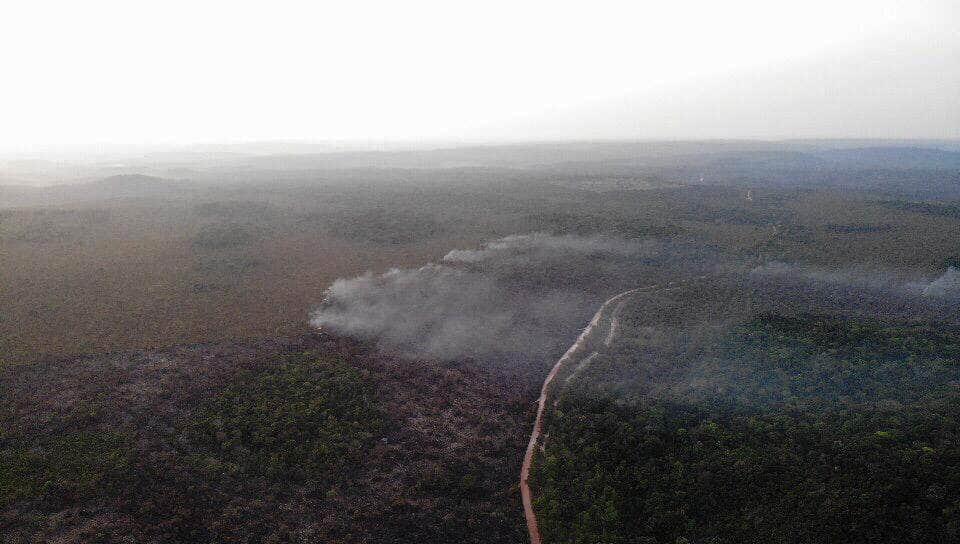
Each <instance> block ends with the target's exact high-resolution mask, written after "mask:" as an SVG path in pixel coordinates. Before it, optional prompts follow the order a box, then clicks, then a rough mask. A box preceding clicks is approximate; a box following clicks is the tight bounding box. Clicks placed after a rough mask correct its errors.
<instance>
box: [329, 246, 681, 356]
mask: <svg viewBox="0 0 960 544" xmlns="http://www.w3.org/2000/svg"><path fill="white" fill-rule="evenodd" d="M671 253H672V251H671V250H668V249H667V248H666V246H665V245H664V244H662V243H660V242H657V241H655V240H627V239H623V238H617V237H613V236H589V237H586V236H573V235H567V236H555V235H550V234H543V233H535V234H526V235H514V236H508V237H505V238H502V239H499V240H496V241H493V242H491V243H489V244H486V245H485V246H484V247H483V248H481V249H478V250H453V251H450V252H449V253H448V254H447V255H446V256H445V257H444V259H443V263H441V264H430V265H427V266H424V267H421V268H417V269H405V270H401V269H394V270H391V271H389V272H387V273H385V274H380V275H374V274H369V273H368V274H365V275H363V276H360V277H356V278H352V279H339V280H337V281H336V282H334V284H333V285H332V286H331V287H330V289H329V290H328V292H327V297H326V299H325V301H324V303H323V304H322V305H321V307H320V308H319V309H318V310H317V311H316V312H315V313H314V314H313V316H312V320H311V322H312V324H313V325H315V326H317V327H321V328H326V329H331V330H333V331H335V332H338V333H343V334H348V335H353V336H358V337H362V338H376V339H378V340H379V342H380V343H381V344H382V345H383V346H384V347H387V348H390V349H394V350H399V351H401V352H403V353H405V354H408V355H411V356H421V357H431V358H458V357H483V356H497V355H508V354H525V355H546V353H547V352H549V351H550V350H551V349H553V348H555V347H556V346H557V345H558V343H559V342H561V341H563V340H566V339H567V337H568V336H569V334H570V333H571V332H573V331H574V330H575V329H576V326H577V324H579V323H581V322H582V321H583V319H584V318H585V316H587V317H588V316H589V315H590V314H591V313H592V312H593V311H595V306H596V304H597V302H598V301H599V300H602V298H603V297H604V296H607V295H608V294H609V293H611V292H614V291H616V290H618V289H621V288H624V286H632V285H634V284H636V283H637V282H640V281H644V279H643V277H642V275H641V274H640V272H641V271H642V270H643V265H644V264H645V263H651V262H663V261H665V260H667V259H669V258H670V255H671Z"/></svg>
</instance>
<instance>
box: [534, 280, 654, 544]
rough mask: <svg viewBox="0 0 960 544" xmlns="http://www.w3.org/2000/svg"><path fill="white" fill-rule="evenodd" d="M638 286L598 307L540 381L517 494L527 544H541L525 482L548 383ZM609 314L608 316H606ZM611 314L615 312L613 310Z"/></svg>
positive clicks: (544, 404)
mask: <svg viewBox="0 0 960 544" xmlns="http://www.w3.org/2000/svg"><path fill="white" fill-rule="evenodd" d="M650 288H656V286H655V285H654V286H651V287H650ZM637 291H639V289H630V290H629V291H624V292H623V293H620V294H619V295H617V296H615V297H612V298H610V299H609V300H607V301H606V302H604V303H603V305H602V306H600V309H599V310H597V313H596V314H594V316H593V319H591V320H590V324H589V325H587V327H586V328H585V329H583V332H581V333H580V336H579V337H578V338H577V341H576V342H574V343H573V345H572V346H570V349H568V350H567V352H566V353H564V354H563V357H561V358H560V360H558V361H557V363H556V364H555V365H553V368H552V369H551V370H550V373H549V374H547V378H546V379H545V380H544V381H543V387H541V389H540V399H539V401H538V402H537V418H536V419H535V420H534V423H533V432H532V433H530V442H529V443H528V444H527V452H526V454H525V455H524V456H523V467H522V468H521V469H520V495H521V497H522V499H523V515H524V517H525V518H526V520H527V532H528V533H529V534H530V543H531V544H541V540H540V529H539V527H538V526H537V516H536V514H535V513H534V511H533V496H532V494H531V493H530V485H529V484H528V482H527V479H528V478H529V476H530V465H531V463H532V462H533V454H534V452H535V451H536V448H537V442H539V440H540V432H541V428H542V425H543V410H544V407H545V406H546V404H547V393H548V390H549V388H550V384H551V383H552V382H553V379H554V377H556V375H557V372H559V371H560V369H561V368H562V367H563V365H565V364H567V363H568V362H569V361H571V360H573V359H574V358H575V356H576V355H578V353H579V352H580V351H581V350H582V349H583V347H584V345H585V344H586V342H587V341H588V340H589V339H590V337H591V336H592V334H593V332H594V331H595V330H596V329H597V328H598V326H599V325H600V324H601V323H602V322H603V320H604V319H605V317H611V315H609V314H611V312H608V310H609V309H610V307H612V306H613V305H615V304H616V303H617V302H619V301H620V300H621V299H623V298H624V297H626V296H628V295H631V294H633V293H635V292H637ZM605 314H608V315H605ZM612 314H614V315H615V314H616V312H613V313H612ZM612 325H613V324H612V323H611V332H610V336H608V338H610V337H612V335H613V326H612Z"/></svg>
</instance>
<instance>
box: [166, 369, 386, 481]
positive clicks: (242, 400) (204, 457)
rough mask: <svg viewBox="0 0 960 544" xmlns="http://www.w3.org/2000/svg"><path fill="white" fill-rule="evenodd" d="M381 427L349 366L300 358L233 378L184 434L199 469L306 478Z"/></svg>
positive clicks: (340, 458)
mask: <svg viewBox="0 0 960 544" xmlns="http://www.w3.org/2000/svg"><path fill="white" fill-rule="evenodd" d="M380 426H381V420H380V417H379V414H378V413H377V411H376V410H375V409H374V406H373V402H372V400H371V398H370V396H369V394H368V393H367V392H366V390H365V387H364V384H363V383H362V381H361V377H360V373H359V372H358V371H357V370H356V369H355V368H353V367H352V366H350V365H348V364H347V363H346V362H344V361H343V360H341V359H339V358H335V357H318V356H312V355H309V354H305V355H300V356H297V357H293V358H291V359H290V360H287V361H284V362H282V363H280V364H278V365H276V366H272V367H269V368H267V369H266V370H263V371H261V372H257V373H247V374H244V375H243V376H241V377H239V378H238V379H237V380H235V381H234V382H233V383H232V384H230V385H229V386H228V387H227V388H226V389H225V390H224V391H222V392H221V393H220V394H219V395H217V396H216V397H215V398H214V399H212V400H211V401H210V402H208V403H207V405H206V406H205V407H204V408H203V409H202V410H201V411H200V413H199V414H198V415H197V416H196V417H195V419H193V420H192V421H190V422H189V423H187V424H186V425H185V427H184V430H183V434H184V436H185V437H186V438H187V440H188V441H189V442H190V443H192V444H194V445H195V446H196V450H195V451H194V452H193V453H192V456H191V457H192V460H193V462H194V463H195V464H197V465H198V466H200V467H202V468H203V469H204V470H205V471H208V472H223V471H226V472H230V473H236V472H243V473H259V474H264V475H267V476H299V477H306V476H308V475H313V474H317V473H319V472H321V471H323V470H325V469H327V468H329V467H331V466H333V465H336V464H339V463H343V462H345V461H346V459H347V456H348V454H351V453H355V452H356V451H357V450H359V448H360V447H361V446H362V445H363V444H364V443H365V442H366V441H368V440H369V439H370V438H371V437H372V436H373V435H374V434H376V433H377V432H379V430H380Z"/></svg>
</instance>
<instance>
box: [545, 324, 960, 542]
mask: <svg viewBox="0 0 960 544" xmlns="http://www.w3.org/2000/svg"><path fill="white" fill-rule="evenodd" d="M681 351H682V350H681ZM673 355H674V356H675V357H668V356H667V354H665V353H658V354H657V355H656V357H657V358H659V359H665V361H664V362H663V364H664V365H670V366H672V367H673V372H672V373H670V372H667V371H664V369H661V371H660V373H659V374H646V375H643V380H642V381H640V380H638V381H637V382H634V383H631V384H629V385H626V386H625V385H624V384H623V380H622V379H616V378H615V377H614V375H612V374H611V375H606V376H605V375H602V374H596V373H594V374H593V375H592V376H591V378H592V380H593V383H592V384H590V386H588V387H584V388H582V389H568V390H566V391H565V392H564V393H563V394H562V396H561V398H560V403H559V405H558V406H557V409H556V410H554V411H552V412H550V413H549V414H550V415H549V418H548V422H547V429H546V431H547V432H548V434H549V439H548V441H547V448H546V454H545V455H544V456H543V457H542V458H540V459H538V462H537V465H536V466H535V474H534V484H535V488H536V489H535V496H536V497H537V504H536V507H537V510H538V513H539V514H540V517H541V525H542V531H543V534H544V539H545V541H547V542H575V543H599V542H677V541H684V540H685V541H689V542H757V543H761V542H763V543H766V542H811V543H813V542H948V541H957V539H958V538H960V388H958V387H957V384H958V383H960V364H958V363H960V330H958V329H957V328H956V327H948V326H942V325H933V324H904V323H900V324H890V323H882V322H879V321H871V320H860V319H842V318H836V317H830V316H815V315H804V316H799V317H782V316H772V315H763V316H759V317H758V318H756V319H754V320H753V321H751V322H749V323H746V324H744V325H742V326H738V327H734V328H732V329H731V330H730V331H729V332H728V333H726V334H721V335H720V336H719V337H717V338H716V339H715V342H714V343H713V345H712V346H711V347H710V348H708V349H704V348H702V347H701V348H700V349H698V350H696V351H695V352H691V353H679V352H677V353H673ZM623 357H624V358H623V360H621V361H620V363H621V364H622V365H624V366H627V367H629V368H634V369H635V368H638V366H637V365H644V364H646V365H649V364H650V362H649V361H643V360H640V358H639V357H638V356H634V357H635V360H631V359H630V357H629V356H623ZM607 370H608V371H609V368H608V369H607ZM624 388H626V392H624V391H625V389H624Z"/></svg>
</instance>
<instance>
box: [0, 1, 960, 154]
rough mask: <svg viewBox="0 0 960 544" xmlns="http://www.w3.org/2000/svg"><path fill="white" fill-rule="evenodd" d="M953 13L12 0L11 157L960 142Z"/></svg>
mask: <svg viewBox="0 0 960 544" xmlns="http://www.w3.org/2000/svg"><path fill="white" fill-rule="evenodd" d="M958 6H960V2H955V1H952V0H946V1H924V0H913V1H905V0H904V1H888V0H869V1H861V0H845V1H836V0H832V1H820V0H805V1H803V2H800V1H791V2H777V1H770V0H767V1H735V0H734V1H725V2H714V1H701V2H693V1H684V0H680V1H677V0H673V1H669V2H668V1H666V0H661V1H657V2H643V1H634V2H606V1H598V0H593V1H589V2H587V1H584V2H563V1H557V0H554V1H550V2H536V1H526V2H525V1H520V0H513V1H509V2H500V1H496V0H485V1H482V2H481V1H477V2H458V1H452V0H446V1H437V2H433V1H429V2H421V1H417V0H407V1H404V2H396V1H391V2H373V1H364V0H352V1H342V2H323V1H313V2H291V1H282V0H273V1H270V2H244V1H238V0H233V1H229V2H220V1H198V0H193V1H188V2H184V1H179V0H166V1H163V2H156V1H151V2H144V1H137V0H124V1H103V0H87V1H84V2H75V1H62V2H61V1H49V0H31V1H13V2H5V3H3V4H2V5H0V74H2V84H0V150H16V151H30V150H35V149H41V148H45V147H56V146H71V145H100V144H137V145H143V144H147V145H153V144H192V143H215V142H250V141H266V140H298V141H343V140H357V141H426V140H445V141H446V140H451V141H458V140H463V141H472V140H536V139H579V138H592V139H595V138H603V139H620V138H651V139H657V138H668V139H696V138H790V137H871V138H924V137H926V138H956V137H960V31H958V30H957V27H958V23H960V7H958Z"/></svg>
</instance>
